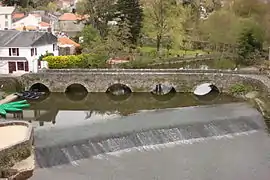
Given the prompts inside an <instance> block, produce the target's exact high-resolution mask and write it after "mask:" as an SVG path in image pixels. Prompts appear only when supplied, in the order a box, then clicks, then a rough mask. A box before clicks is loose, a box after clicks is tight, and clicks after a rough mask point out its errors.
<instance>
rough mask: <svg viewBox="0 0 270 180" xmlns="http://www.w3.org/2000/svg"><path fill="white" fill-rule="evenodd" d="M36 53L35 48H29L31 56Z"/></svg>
mask: <svg viewBox="0 0 270 180" xmlns="http://www.w3.org/2000/svg"><path fill="white" fill-rule="evenodd" d="M34 55H37V48H31V56H34Z"/></svg>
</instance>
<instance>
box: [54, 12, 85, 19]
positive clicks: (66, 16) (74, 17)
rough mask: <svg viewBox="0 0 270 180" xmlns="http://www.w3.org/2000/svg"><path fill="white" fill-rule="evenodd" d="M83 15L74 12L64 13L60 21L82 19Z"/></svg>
mask: <svg viewBox="0 0 270 180" xmlns="http://www.w3.org/2000/svg"><path fill="white" fill-rule="evenodd" d="M82 19H83V16H80V15H77V14H73V13H64V14H63V15H62V16H60V17H59V20H60V21H76V20H82Z"/></svg>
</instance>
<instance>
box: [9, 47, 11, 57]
mask: <svg viewBox="0 0 270 180" xmlns="http://www.w3.org/2000/svg"><path fill="white" fill-rule="evenodd" d="M9 56H11V48H9Z"/></svg>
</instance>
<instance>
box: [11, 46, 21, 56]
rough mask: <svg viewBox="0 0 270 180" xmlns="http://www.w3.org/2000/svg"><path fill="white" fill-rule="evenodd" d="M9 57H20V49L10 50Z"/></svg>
mask: <svg viewBox="0 0 270 180" xmlns="http://www.w3.org/2000/svg"><path fill="white" fill-rule="evenodd" d="M9 56H19V48H9Z"/></svg>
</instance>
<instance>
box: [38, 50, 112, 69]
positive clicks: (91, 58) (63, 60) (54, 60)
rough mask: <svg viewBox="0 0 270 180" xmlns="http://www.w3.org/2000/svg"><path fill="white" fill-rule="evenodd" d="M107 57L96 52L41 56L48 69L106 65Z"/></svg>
mask: <svg viewBox="0 0 270 180" xmlns="http://www.w3.org/2000/svg"><path fill="white" fill-rule="evenodd" d="M107 59H108V57H107V56H103V55H97V54H80V55H68V56H47V57H45V58H43V60H44V61H47V62H48V66H49V68H50V69H68V68H99V67H106V60H107Z"/></svg>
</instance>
